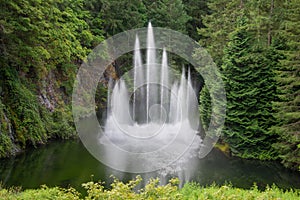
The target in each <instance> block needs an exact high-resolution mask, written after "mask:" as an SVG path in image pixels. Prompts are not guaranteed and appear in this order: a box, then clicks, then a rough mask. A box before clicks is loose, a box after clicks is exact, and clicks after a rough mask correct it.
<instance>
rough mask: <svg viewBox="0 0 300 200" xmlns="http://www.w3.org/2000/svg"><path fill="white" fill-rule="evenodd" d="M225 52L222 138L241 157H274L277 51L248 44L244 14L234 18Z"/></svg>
mask: <svg viewBox="0 0 300 200" xmlns="http://www.w3.org/2000/svg"><path fill="white" fill-rule="evenodd" d="M224 54H225V55H224V57H223V65H222V70H223V76H224V80H225V84H226V96H227V115H226V122H225V140H226V141H227V142H228V143H229V145H230V148H231V150H232V152H233V153H234V154H236V155H239V156H241V157H244V158H259V159H274V158H276V156H275V153H274V149H272V144H273V143H274V142H275V141H276V139H277V136H276V134H274V133H272V132H270V131H269V129H270V128H271V126H273V125H274V124H275V123H276V121H275V119H274V117H273V116H274V113H275V112H274V110H273V109H272V101H273V100H274V99H275V98H276V92H277V91H276V82H275V80H274V76H275V73H274V69H276V67H278V66H277V64H276V63H278V58H279V57H278V56H276V51H273V50H268V49H266V50H265V49H263V48H262V47H252V46H251V36H250V35H249V33H248V32H247V18H246V17H241V18H240V19H238V20H237V27H236V30H235V31H234V32H233V33H232V34H231V35H230V41H229V42H228V45H227V47H226V48H225V51H224Z"/></svg>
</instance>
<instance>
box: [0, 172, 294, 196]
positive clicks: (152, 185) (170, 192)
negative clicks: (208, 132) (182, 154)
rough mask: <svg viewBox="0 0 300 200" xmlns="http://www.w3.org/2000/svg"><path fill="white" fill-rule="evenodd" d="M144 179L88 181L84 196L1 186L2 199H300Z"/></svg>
mask: <svg viewBox="0 0 300 200" xmlns="http://www.w3.org/2000/svg"><path fill="white" fill-rule="evenodd" d="M141 181H142V179H141V178H140V177H137V178H136V179H135V180H132V181H129V182H128V183H123V182H121V181H118V180H116V179H115V181H114V182H113V183H112V184H111V189H105V188H104V187H103V185H102V184H101V183H95V182H88V183H85V184H82V185H83V187H84V188H85V189H86V190H87V195H86V196H83V195H82V194H80V193H79V192H78V191H76V190H75V189H74V188H69V189H64V188H59V187H54V188H48V187H46V186H42V187H41V188H40V189H29V190H25V191H21V190H20V189H17V188H10V189H1V188H0V189H1V190H0V199H14V200H15V199H22V200H26V199H68V200H72V199H74V200H76V199H86V200H90V199H120V200H123V199H218V200H222V199H224V200H225V199H226V200H227V199H242V200H247V199H270V200H271V199H288V200H292V199H298V198H299V197H300V192H299V191H292V190H290V191H283V190H281V189H279V188H277V187H276V186H273V187H267V188H266V189H265V190H264V191H260V190H258V189H257V187H256V186H254V187H253V188H252V189H250V190H245V189H239V188H233V187H232V186H230V185H224V186H215V185H212V186H209V187H202V186H199V185H197V184H195V183H187V184H185V185H184V187H183V188H182V189H179V188H178V186H177V185H178V183H179V181H178V179H171V180H170V182H169V183H168V184H167V185H164V186H160V185H159V179H151V180H150V181H149V182H148V184H147V185H146V186H145V187H144V188H142V189H139V190H137V189H134V188H136V187H137V186H138V184H139V183H140V182H141Z"/></svg>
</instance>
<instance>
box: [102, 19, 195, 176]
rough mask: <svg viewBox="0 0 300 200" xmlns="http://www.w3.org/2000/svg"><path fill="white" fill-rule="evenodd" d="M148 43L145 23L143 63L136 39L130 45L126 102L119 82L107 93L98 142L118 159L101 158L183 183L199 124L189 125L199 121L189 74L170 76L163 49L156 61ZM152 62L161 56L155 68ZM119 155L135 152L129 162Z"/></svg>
mask: <svg viewBox="0 0 300 200" xmlns="http://www.w3.org/2000/svg"><path fill="white" fill-rule="evenodd" d="M154 41H155V40H154V33H153V29H152V26H151V23H149V26H148V32H147V49H146V63H145V64H143V63H142V56H141V55H142V54H141V50H140V41H139V38H138V36H136V40H135V47H134V60H133V65H134V67H133V73H132V74H133V78H132V79H133V95H132V99H131V98H130V96H129V92H128V91H129V89H128V88H129V87H128V85H126V83H127V82H126V83H125V80H123V79H122V78H121V79H120V80H118V81H116V82H115V84H114V86H113V87H112V91H111V92H109V93H108V95H110V97H109V98H108V99H110V101H108V105H107V106H108V108H110V109H108V116H107V120H106V123H105V136H106V137H101V138H100V142H101V143H102V144H105V143H106V142H108V140H109V142H111V143H113V144H114V145H116V146H117V147H118V148H119V149H120V154H119V155H116V154H114V155H109V152H110V150H109V149H107V157H108V159H110V157H111V159H118V158H120V159H119V160H120V161H119V162H120V163H119V164H120V165H126V166H127V167H123V168H124V169H126V168H130V167H131V166H133V165H135V166H137V165H138V166H142V168H143V167H144V168H145V171H148V169H156V170H161V172H164V173H161V174H165V175H167V174H175V175H177V176H181V178H182V179H185V180H186V179H188V178H187V177H185V178H183V177H182V176H187V174H188V172H190V170H191V168H190V167H191V166H190V164H189V165H188V164H187V163H188V162H189V160H190V159H191V157H193V156H196V154H197V150H198V148H199V146H200V144H201V139H200V137H199V136H197V129H198V125H199V124H198V123H199V122H198V120H193V118H195V116H196V118H197V116H199V115H198V114H199V113H198V109H197V107H198V104H197V98H196V95H195V93H194V90H193V88H192V84H191V74H190V70H188V75H187V76H186V71H185V70H184V68H183V69H182V73H181V76H178V75H175V74H174V73H172V71H173V70H171V69H170V68H169V66H168V58H167V50H166V49H165V48H164V49H163V50H162V56H158V55H157V53H158V52H161V51H156V49H155V43H154ZM158 57H162V59H161V62H159V63H158V62H157V58H158ZM110 85H112V84H110ZM122 151H124V152H131V153H135V157H134V159H132V158H129V157H128V158H124V157H126V154H123V153H122ZM116 157H117V158H116ZM162 158H163V159H162ZM144 165H145V166H144ZM149 165H153V166H149ZM139 169H140V168H139ZM183 174H185V175H183Z"/></svg>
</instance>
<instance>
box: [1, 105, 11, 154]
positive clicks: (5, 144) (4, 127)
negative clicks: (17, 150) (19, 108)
mask: <svg viewBox="0 0 300 200" xmlns="http://www.w3.org/2000/svg"><path fill="white" fill-rule="evenodd" d="M4 110H5V106H4V104H3V103H2V101H1V99H0V157H7V156H9V155H11V154H13V152H14V151H13V149H14V148H13V147H14V145H13V141H12V138H11V135H10V134H11V133H10V132H11V124H10V121H9V120H8V117H7V116H6V113H5V112H4Z"/></svg>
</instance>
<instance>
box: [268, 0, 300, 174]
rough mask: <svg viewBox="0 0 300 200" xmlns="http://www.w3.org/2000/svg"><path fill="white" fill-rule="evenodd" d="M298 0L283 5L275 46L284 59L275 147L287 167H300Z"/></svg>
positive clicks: (281, 70)
mask: <svg viewBox="0 0 300 200" xmlns="http://www.w3.org/2000/svg"><path fill="white" fill-rule="evenodd" d="M299 3H300V1H299V0H293V1H289V2H285V3H284V5H283V6H282V9H283V11H284V20H283V22H282V26H281V27H280V29H279V33H278V35H279V38H278V40H277V41H276V43H275V44H274V45H275V46H276V48H278V49H279V50H281V52H282V53H283V54H284V55H285V58H283V59H281V63H282V65H281V68H279V69H278V76H277V77H278V82H279V83H280V86H279V88H280V96H279V100H278V101H276V102H275V103H274V107H275V108H276V109H277V110H278V115H277V116H276V117H277V119H278V121H279V123H278V124H277V125H276V126H274V127H273V130H274V132H276V133H278V134H279V135H280V136H281V138H280V140H279V141H278V142H277V143H276V144H275V145H274V147H275V148H276V149H277V150H278V152H279V155H280V158H281V159H282V162H283V164H284V165H285V166H286V167H290V168H293V169H299V168H300V149H299V144H300V98H299V97H300V57H299V51H300V37H299V35H300V31H299V26H300V22H299V20H300V9H299V6H297V5H299Z"/></svg>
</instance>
